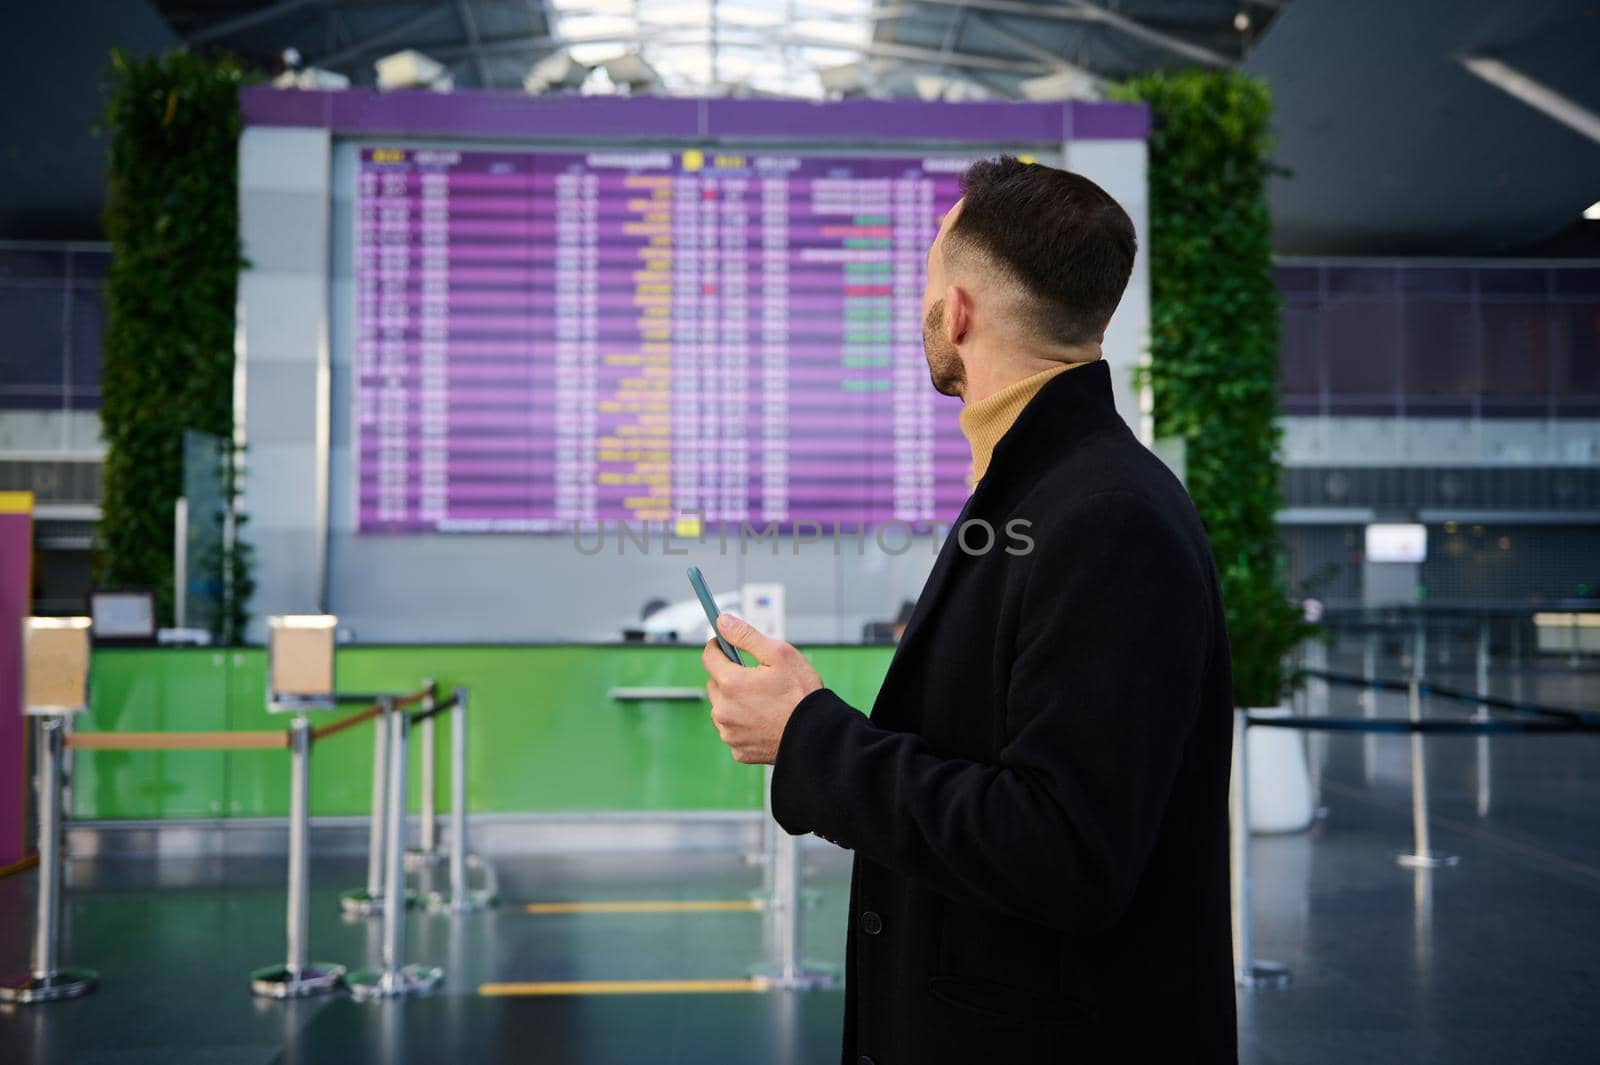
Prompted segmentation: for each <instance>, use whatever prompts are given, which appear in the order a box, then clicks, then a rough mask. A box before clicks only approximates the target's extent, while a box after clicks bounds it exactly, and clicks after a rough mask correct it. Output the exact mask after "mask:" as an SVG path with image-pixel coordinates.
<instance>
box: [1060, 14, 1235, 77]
mask: <svg viewBox="0 0 1600 1065" xmlns="http://www.w3.org/2000/svg"><path fill="white" fill-rule="evenodd" d="M1067 3H1069V4H1071V5H1072V8H1073V9H1074V10H1076V11H1079V12H1081V13H1082V14H1083V15H1085V16H1086V17H1088V18H1091V19H1093V20H1095V21H1097V22H1100V23H1102V24H1104V25H1106V26H1109V27H1110V28H1111V29H1114V30H1117V31H1118V32H1120V33H1122V34H1123V35H1125V36H1128V37H1132V38H1134V39H1136V40H1140V41H1143V42H1145V43H1146V44H1149V45H1154V46H1155V47H1157V48H1161V49H1164V50H1165V51H1168V52H1171V53H1173V54H1174V55H1181V56H1183V57H1185V58H1187V59H1193V60H1195V61H1196V62H1199V63H1204V64H1206V65H1207V66H1212V67H1232V66H1236V65H1237V64H1235V63H1234V61H1233V60H1232V59H1229V58H1228V57H1227V56H1225V55H1223V54H1222V53H1220V52H1213V51H1212V50H1211V49H1209V48H1202V47H1201V46H1200V45H1198V44H1191V43H1190V42H1188V41H1186V40H1184V39H1183V38H1181V37H1174V36H1173V35H1172V34H1170V33H1163V32H1161V31H1160V30H1153V29H1151V28H1150V27H1149V26H1146V25H1145V24H1144V23H1142V22H1139V21H1136V20H1135V19H1131V18H1129V17H1128V16H1126V15H1119V14H1117V13H1116V12H1115V11H1111V10H1108V9H1107V8H1103V7H1101V6H1100V5H1099V4H1091V3H1089V0H1067Z"/></svg>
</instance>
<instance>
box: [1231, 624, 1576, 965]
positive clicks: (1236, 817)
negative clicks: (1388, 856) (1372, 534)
mask: <svg viewBox="0 0 1600 1065" xmlns="http://www.w3.org/2000/svg"><path fill="white" fill-rule="evenodd" d="M1425 649H1426V648H1425V643H1424V637H1423V635H1422V634H1421V633H1420V631H1419V633H1418V635H1417V638H1416V648H1415V652H1414V654H1415V657H1414V658H1413V669H1414V670H1415V671H1417V672H1416V675H1414V676H1413V677H1412V678H1411V679H1410V680H1390V679H1384V678H1380V677H1376V676H1361V675H1358V674H1353V673H1338V672H1334V671H1331V670H1323V669H1302V670H1300V671H1299V672H1300V675H1301V676H1303V677H1307V678H1310V679H1313V680H1319V681H1322V682H1324V683H1327V684H1336V685H1344V686H1348V687H1354V688H1361V689H1364V690H1366V691H1388V692H1404V693H1405V694H1406V704H1407V711H1408V712H1407V715H1406V717H1405V718H1403V719H1396V718H1390V719H1382V718H1376V717H1365V718H1339V717H1326V716H1321V715H1317V716H1304V715H1301V716H1293V717H1267V716H1261V715H1256V714H1251V713H1250V712H1249V711H1246V710H1237V711H1235V713H1234V743H1233V749H1234V773H1235V779H1234V782H1233V788H1232V793H1233V794H1232V811H1231V816H1230V821H1231V828H1232V831H1231V836H1230V844H1231V847H1230V849H1231V851H1232V854H1231V859H1232V860H1231V865H1232V872H1233V876H1232V881H1233V913H1234V944H1235V966H1234V976H1235V982H1236V983H1237V984H1238V985H1239V986H1240V987H1243V988H1250V989H1255V988H1267V987H1284V986H1287V985H1288V983H1289V981H1290V974H1289V970H1288V969H1287V968H1285V967H1284V966H1282V965H1280V964H1278V963H1276V962H1269V961H1261V960H1258V959H1257V958H1255V956H1254V945H1253V940H1252V934H1251V914H1250V894H1251V885H1250V828H1249V812H1248V801H1249V800H1248V795H1249V757H1248V752H1249V744H1248V742H1247V737H1248V730H1249V729H1250V728H1252V727H1259V728H1279V729H1300V730H1303V731H1306V732H1359V733H1368V734H1385V733H1387V734H1403V735H1409V736H1410V737H1411V814H1412V835H1413V847H1412V850H1411V852H1410V853H1404V854H1399V855H1396V856H1395V861H1396V862H1397V863H1398V864H1400V865H1402V866H1405V867H1407V868H1411V869H1418V870H1426V869H1434V868H1439V867H1443V866H1454V865H1456V864H1458V863H1459V862H1460V858H1459V857H1457V856H1455V855H1445V854H1439V853H1436V852H1435V851H1433V850H1432V848H1431V846H1430V840H1429V831H1428V785H1427V763H1426V762H1425V760H1424V757H1423V745H1422V739H1423V737H1424V736H1428V735H1436V736H1437V735H1470V736H1478V737H1480V740H1479V743H1480V752H1479V772H1480V774H1483V773H1485V772H1486V764H1487V751H1486V749H1485V748H1484V747H1483V746H1482V745H1483V744H1484V743H1485V741H1486V738H1487V737H1489V736H1496V735H1509V734H1515V733H1521V734H1528V735H1555V734H1567V733H1585V732H1588V733H1595V732H1600V711H1589V710H1581V709H1576V708H1573V707H1559V706H1546V705H1542V704H1538V703H1529V702H1525V701H1522V700H1519V699H1502V698H1497V697H1494V696H1491V695H1489V694H1488V691H1487V688H1488V674H1487V658H1488V647H1487V639H1486V637H1481V638H1480V641H1479V670H1478V673H1479V678H1478V683H1479V686H1480V688H1482V689H1483V690H1481V691H1477V692H1469V691H1463V690H1461V689H1458V688H1450V687H1446V686H1444V685H1441V684H1432V683H1429V682H1428V681H1426V680H1424V679H1423V678H1422V676H1421V675H1420V670H1421V664H1422V662H1423V661H1424V660H1425V659H1424V655H1425ZM1367 668H1369V669H1371V668H1372V656H1371V655H1370V654H1369V656H1368V663H1367ZM1430 695H1431V696H1436V697H1439V698H1442V699H1450V700H1453V701H1455V702H1459V703H1463V704H1466V705H1469V706H1474V707H1477V711H1476V712H1475V713H1474V715H1473V717H1472V718H1471V719H1470V720H1454V721H1452V720H1435V721H1424V720H1423V719H1422V700H1423V698H1424V697H1425V696H1430ZM1369 709H1370V707H1369ZM1491 710H1500V711H1506V712H1509V713H1515V714H1522V715H1524V716H1525V717H1534V718H1538V720H1521V721H1505V720H1500V721H1496V720H1493V719H1491V718H1490V717H1489V716H1488V714H1489V711H1491ZM1483 786H1484V782H1483V781H1481V780H1480V797H1479V803H1478V809H1479V812H1480V813H1486V812H1487V795H1486V792H1485V791H1484V790H1483Z"/></svg>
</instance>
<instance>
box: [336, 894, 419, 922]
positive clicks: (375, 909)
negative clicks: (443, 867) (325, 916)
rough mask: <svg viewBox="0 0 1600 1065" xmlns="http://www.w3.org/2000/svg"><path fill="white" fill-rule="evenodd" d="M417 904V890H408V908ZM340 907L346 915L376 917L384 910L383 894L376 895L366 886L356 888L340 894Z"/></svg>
mask: <svg viewBox="0 0 1600 1065" xmlns="http://www.w3.org/2000/svg"><path fill="white" fill-rule="evenodd" d="M416 904H417V896H416V893H415V892H412V891H408V892H406V908H407V909H410V908H411V907H412V906H415V905H416ZM339 909H340V910H341V911H343V913H344V915H345V916H346V917H376V916H377V915H378V914H380V913H382V912H383V894H382V893H381V892H380V893H379V894H376V895H374V894H373V893H372V892H370V891H368V890H367V889H366V888H355V889H354V890H351V891H344V892H341V893H340V894H339Z"/></svg>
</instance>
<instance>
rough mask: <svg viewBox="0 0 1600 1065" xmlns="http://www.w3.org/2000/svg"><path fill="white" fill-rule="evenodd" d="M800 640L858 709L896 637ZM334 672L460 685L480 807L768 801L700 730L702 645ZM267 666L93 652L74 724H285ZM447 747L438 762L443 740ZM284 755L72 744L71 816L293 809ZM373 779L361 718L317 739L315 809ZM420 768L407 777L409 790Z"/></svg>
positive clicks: (363, 790) (511, 652)
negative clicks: (860, 641) (863, 641)
mask: <svg viewBox="0 0 1600 1065" xmlns="http://www.w3.org/2000/svg"><path fill="white" fill-rule="evenodd" d="M805 651H806V654H807V655H808V656H809V657H810V658H811V659H812V661H813V662H814V663H815V664H816V666H817V668H818V670H819V671H820V672H821V673H822V676H823V679H824V681H825V682H826V683H827V684H828V685H829V686H830V687H832V688H834V689H835V690H837V691H839V692H841V693H842V694H843V695H845V697H846V698H848V699H849V700H850V701H851V702H853V703H854V704H855V705H858V706H860V707H862V708H863V709H866V708H867V707H869V706H870V705H871V701H872V699H873V697H874V696H875V695H876V693H877V689H878V685H879V684H880V683H881V681H882V679H883V674H884V671H885V670H886V669H887V667H888V663H889V658H890V655H891V654H892V652H893V648H890V647H881V646H826V647H814V648H806V649H805ZM338 667H339V671H338V677H339V687H340V689H341V690H342V691H356V692H386V691H387V692H404V691H412V690H415V689H417V688H418V687H419V686H420V685H421V683H422V681H423V680H424V679H425V678H430V677H431V678H433V679H434V680H436V681H437V682H438V685H439V687H440V689H441V690H444V691H449V690H451V689H453V688H455V687H457V686H465V687H467V688H469V689H470V690H471V692H472V715H473V742H472V744H471V746H470V750H469V766H468V769H469V772H468V774H467V776H468V788H469V795H468V807H469V809H471V810H472V811H473V813H475V814H477V813H571V812H578V811H585V812H587V811H606V812H671V811H699V810H759V809H761V806H762V773H761V770H760V769H759V768H758V767H754V766H743V765H739V764H738V763H736V762H735V761H734V760H733V759H732V758H731V757H729V755H728V752H727V749H726V748H725V747H724V746H723V745H722V743H721V742H720V741H719V740H718V738H717V734H716V730H715V729H714V728H713V727H712V725H711V722H710V720H709V717H708V707H707V705H706V703H705V701H704V699H703V698H702V697H700V696H701V695H702V694H703V691H704V682H705V676H704V672H703V671H702V669H701V666H700V648H699V647H698V646H694V647H682V646H665V645H639V644H611V645H596V644H558V645H531V646H530V645H502V646H491V645H476V646H474V645H443V646H438V645H435V646H427V645H417V646H409V645H408V646H381V647H377V646H347V647H342V648H340V650H339V653H338ZM266 670H267V657H266V652H265V651H264V650H263V649H260V648H239V649H222V650H218V649H176V648H174V649H160V648H127V649H109V648H108V649H99V650H96V651H95V652H94V656H93V662H92V685H91V691H92V702H91V706H90V710H89V711H88V712H87V713H85V714H82V715H80V717H79V719H78V720H77V722H76V723H75V725H74V727H75V729H76V730H77V731H80V732H84V731H129V732H131V731H168V730H170V731H180V730H196V731H208V732H209V731H259V730H271V729H282V728H284V727H285V722H284V721H283V719H282V717H281V716H278V715H272V714H269V713H268V712H267V706H266ZM691 693H693V695H692V696H691ZM440 748H441V749H440V755H441V757H446V756H447V755H448V738H447V737H443V736H442V737H441V739H440ZM414 757H415V756H414ZM283 758H284V756H283V754H282V752H279V751H273V750H178V751H110V750H82V751H77V752H75V753H74V764H73V772H72V786H71V803H72V808H71V816H73V817H75V818H79V819H86V818H94V819H158V818H194V817H239V818H244V817H280V816H283V815H285V814H286V813H287V812H288V808H289V794H288V789H289V777H288V773H287V771H286V770H285V767H284V760H283ZM371 774H372V744H371V743H370V742H366V741H364V740H363V739H361V738H359V737H358V736H356V735H354V730H352V733H350V734H346V735H341V736H335V737H331V738H329V739H328V740H325V741H323V742H321V743H319V744H317V747H316V756H315V758H314V759H313V761H312V808H313V809H314V810H315V811H316V813H317V814H318V815H319V816H321V815H339V814H351V815H354V814H364V813H366V812H367V810H368V809H369V806H370V803H371V779H372V776H371ZM419 779H420V773H417V772H413V773H412V774H411V781H412V791H413V802H416V801H419V798H420V797H419V796H418V795H417V794H416V790H417V789H416V782H417V781H418V780H419Z"/></svg>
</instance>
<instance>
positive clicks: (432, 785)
mask: <svg viewBox="0 0 1600 1065" xmlns="http://www.w3.org/2000/svg"><path fill="white" fill-rule="evenodd" d="M422 684H423V687H424V688H425V689H426V690H427V693H426V694H425V695H424V696H423V697H422V710H423V712H424V713H426V712H427V711H429V710H432V709H434V708H435V707H437V706H438V705H439V700H438V696H437V688H436V686H435V684H434V681H433V678H432V677H429V678H427V679H425V680H424V681H423V682H422ZM437 725H438V723H437V722H436V721H435V720H434V719H433V718H431V717H427V718H424V719H423V721H422V726H421V729H422V742H421V748H422V752H421V754H420V755H419V756H418V758H417V761H418V762H419V763H421V766H422V780H421V784H420V786H419V787H418V789H417V790H418V791H420V792H422V826H421V831H420V832H419V833H418V836H417V846H416V848H415V849H413V850H408V851H406V863H407V865H408V866H428V865H432V864H434V863H436V862H438V861H440V860H441V859H442V858H443V857H444V852H443V851H442V850H440V848H439V744H438V731H437ZM430 886H431V878H430Z"/></svg>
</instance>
